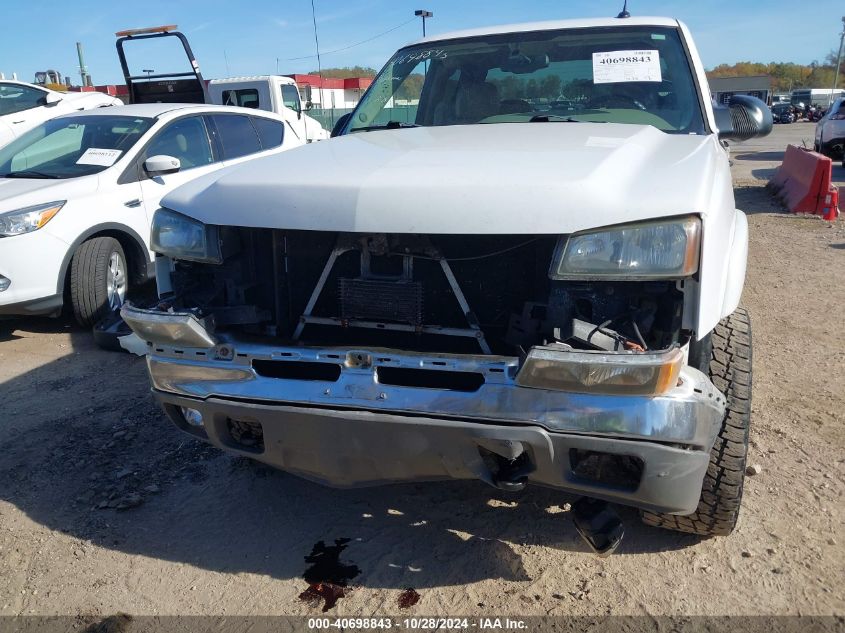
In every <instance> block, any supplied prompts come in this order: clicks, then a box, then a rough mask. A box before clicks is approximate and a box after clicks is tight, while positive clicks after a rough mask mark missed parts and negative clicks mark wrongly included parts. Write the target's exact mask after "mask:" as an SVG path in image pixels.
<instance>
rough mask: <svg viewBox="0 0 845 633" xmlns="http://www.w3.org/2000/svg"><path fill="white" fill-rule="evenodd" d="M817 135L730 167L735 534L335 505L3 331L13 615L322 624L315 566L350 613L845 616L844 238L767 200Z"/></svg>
mask: <svg viewBox="0 0 845 633" xmlns="http://www.w3.org/2000/svg"><path fill="white" fill-rule="evenodd" d="M802 127H803V128H804V131H803V132H802V130H801V128H802ZM801 133H804V134H812V127H811V126H810V125H809V124H795V125H792V126H778V127H777V128H776V130H775V132H774V133H773V135H772V136H771V137H769V139H767V140H766V144H767V145H762V144H760V142H757V143H756V144H752V143H747V144H743V145H740V146H736V147H734V148H733V149H732V156H733V157H734V159H735V165H734V168H735V171H736V176H737V185H738V189H737V203H738V206H739V207H740V208H743V209H744V210H745V211H746V212H747V213H748V214H749V221H750V225H751V253H750V261H749V267H748V279H747V283H746V288H745V295H744V303H745V305H746V306H747V307H748V308H749V310H750V312H751V315H752V319H753V324H754V335H755V350H754V370H755V376H754V381H755V382H754V391H753V398H754V405H753V428H752V434H751V456H750V463H752V464H757V465H759V466H760V472H759V474H756V475H754V476H751V477H749V478H748V480H747V486H746V498H745V502H744V507H743V512H742V515H741V518H740V524H739V528H738V530H737V531H736V532H735V533H734V534H733V535H732V536H730V537H727V538H715V539H705V540H700V539H698V538H695V537H691V536H685V535H680V534H675V533H672V532H668V531H662V530H657V529H652V528H647V527H645V526H643V525H640V524H639V523H638V518H637V516H636V513H635V512H634V511H631V510H623V512H622V515H623V518H624V520H625V522H626V528H627V536H626V539H625V540H624V542H623V544H622V546H621V547H620V550H619V551H618V553H617V554H615V555H613V556H612V557H610V558H607V559H599V558H597V557H595V556H594V555H592V554H591V553H589V552H588V551H587V550H586V547H585V546H584V545H583V544H582V542H581V540H580V538H579V537H578V536H577V534H576V533H575V530H574V529H573V527H572V524H571V521H570V520H569V518H568V509H569V506H568V504H569V503H570V502H571V501H573V499H572V498H571V497H568V496H566V495H563V494H561V493H558V492H555V491H549V490H543V489H537V488H534V489H529V490H528V491H526V492H525V493H523V494H522V495H520V496H516V497H502V496H499V495H497V494H496V492H495V491H491V489H490V488H488V487H486V486H484V485H483V484H481V483H474V482H456V483H441V484H419V485H416V484H415V485H402V486H389V487H382V488H375V489H368V490H354V491H336V490H330V489H325V488H321V487H319V486H316V485H314V484H311V483H308V482H305V481H302V480H300V479H297V478H295V477H293V476H290V475H286V474H284V473H280V472H275V471H272V470H269V469H267V468H265V467H263V466H261V465H258V464H255V463H252V462H249V461H247V460H244V459H240V458H232V457H230V456H227V455H224V454H222V453H220V452H219V451H217V450H216V449H214V448H212V447H208V446H205V445H203V444H200V443H197V442H195V441H193V440H192V439H191V438H189V437H187V436H185V435H182V434H180V433H179V432H178V431H176V430H175V429H174V428H172V427H171V425H170V423H169V422H167V421H166V420H165V419H164V417H163V416H162V414H161V413H160V412H159V411H158V409H157V408H156V407H155V405H154V404H153V403H152V399H151V397H150V395H149V391H148V384H147V378H146V374H145V367H144V362H143V360H142V359H139V358H136V357H130V356H128V355H123V354H115V353H108V352H102V351H99V350H97V349H96V348H95V347H94V344H93V342H92V340H91V338H90V336H89V334H88V333H86V332H84V331H80V330H77V329H76V328H74V327H72V326H70V325H69V324H68V322H66V321H60V320H59V321H52V320H46V319H45V320H35V319H31V320H27V321H15V322H11V323H8V322H7V323H6V324H5V325H0V399H2V408H0V482H2V483H0V615H16V614H45V615H46V614H65V615H72V616H79V619H78V622H80V623H83V624H84V622H87V621H88V620H89V619H92V618H98V617H104V616H108V615H111V614H115V613H118V612H125V613H130V614H134V615H142V614H253V615H255V614H258V615H266V614H319V613H320V605H319V604H318V602H317V601H316V600H315V601H311V600H308V596H305V599H301V598H300V594H302V593H303V591H305V590H306V588H307V586H308V584H307V582H306V581H305V580H304V579H303V574H304V573H305V572H306V570H307V569H310V570H311V571H312V572H313V571H314V568H315V566H317V568H318V570H319V569H321V568H322V569H323V571H326V570H328V573H330V574H335V575H339V576H340V577H347V578H350V580H349V584H350V588H351V589H350V590H349V591H347V592H346V595H344V596H342V597H340V598H339V599H338V601H337V604H336V606H335V607H333V608H332V609H331V612H330V613H331V614H338V615H343V614H359V615H372V614H383V613H388V614H390V613H392V614H396V613H400V612H401V613H407V614H409V615H412V614H429V615H430V614H440V615H446V614H449V615H460V614H462V615H473V614H474V615H489V614H491V613H495V614H501V615H504V614H514V615H517V614H518V615H545V614H561V615H562V614H571V615H591V616H600V615H605V614H649V615H652V616H657V615H693V614H732V615H733V614H749V615H756V614H805V615H806V614H840V615H841V614H843V613H845V589H843V583H842V579H843V575H842V571H843V569H845V548H843V541H845V536H843V535H842V525H843V518H845V516H843V514H845V513H844V512H843V508H845V504H843V499H842V496H843V491H845V458H843V456H845V452H843V448H845V426H843V421H845V419H843V418H845V416H844V415H843V411H845V360H843V359H845V344H843V335H842V333H841V332H839V331H838V329H837V328H838V325H837V324H838V322H839V321H840V320H841V319H842V315H841V311H842V309H843V306H845V286H843V284H842V279H843V275H845V229H843V223H842V222H840V223H839V224H837V225H835V226H833V227H830V226H828V224H827V223H824V222H822V221H821V220H819V219H818V218H804V217H796V216H792V215H789V214H786V213H784V212H782V211H781V210H780V209H779V208H778V207H777V206H776V204H775V203H774V202H772V200H771V199H770V197H769V196H768V194H767V193H766V191H765V189H764V188H763V186H762V185H763V184H764V182H765V180H762V179H765V178H766V177H768V173H767V172H766V170H767V169H770V167H769V165H770V163H771V162H772V160H773V156H774V152H776V151H782V149H783V147H784V146H785V144H786V142H789V141H791V140H792V137H793V136H795V135H798V134H801ZM778 148H779V149H778ZM755 155H756V157H755ZM774 160H775V161H776V160H777V159H776V157H775V158H774ZM774 164H776V162H775V163H774ZM837 169H839V168H838V167H837ZM346 539H348V540H346ZM338 555H339V561H340V562H339V563H338V564H335V565H332V564H331V563H332V560H333V559H335V558H337V556H338ZM306 559H308V560H306ZM321 566H322V567H321ZM356 572H357V573H356ZM408 589H413V592H408V591H407V590H408ZM415 600H417V601H416V603H414V601H415ZM400 605H404V608H403V607H401V606H400Z"/></svg>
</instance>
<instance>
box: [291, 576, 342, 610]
mask: <svg viewBox="0 0 845 633" xmlns="http://www.w3.org/2000/svg"><path fill="white" fill-rule="evenodd" d="M350 591H352V590H351V589H350V588H349V587H341V586H340V585H335V584H332V583H330V582H318V583H316V584H313V585H308V589H306V590H305V591H303V592H302V593H301V594H299V599H300V600H302V601H303V602H307V603H309V604H311V605H313V606H315V607H316V606H318V605H319V604H320V602H322V603H323V613H325V612H326V611H328V610H329V609H331V608H332V607H333V606H335V605H336V604H337V601H338V600H340V599H341V598H342V597H343V596H346V595H348V594H349V592H350Z"/></svg>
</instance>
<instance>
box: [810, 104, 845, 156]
mask: <svg viewBox="0 0 845 633" xmlns="http://www.w3.org/2000/svg"><path fill="white" fill-rule="evenodd" d="M843 104H845V99H837V100H836V101H834V102H833V105H832V106H830V108H829V109H828V111H827V113H826V114H825V115H824V116H823V117H822V118H821V119H819V122H818V123H816V140H815V143H814V144H813V149H815V150H816V151H817V152H821V153H822V154H824V155H825V156H830V157H831V158H843V160H845V154H843V151H842V149H843V146H845V107H843Z"/></svg>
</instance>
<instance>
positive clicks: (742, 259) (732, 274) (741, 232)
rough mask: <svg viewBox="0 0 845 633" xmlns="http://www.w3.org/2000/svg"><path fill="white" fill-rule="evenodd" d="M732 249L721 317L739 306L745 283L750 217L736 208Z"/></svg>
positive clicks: (729, 255)
mask: <svg viewBox="0 0 845 633" xmlns="http://www.w3.org/2000/svg"><path fill="white" fill-rule="evenodd" d="M735 211H736V212H735V214H734V226H733V231H732V239H731V244H730V250H729V251H728V266H727V276H726V279H725V285H724V294H723V295H722V310H721V313H720V314H721V317H722V318H725V317H726V316H728V315H730V314H733V312H734V310H736V309H737V307H739V300H740V298H741V297H742V288H743V286H744V285H745V268H746V263H747V262H748V218H747V217H746V216H745V214H744V213H743V212H742V211H740V210H739V209H736V210H735Z"/></svg>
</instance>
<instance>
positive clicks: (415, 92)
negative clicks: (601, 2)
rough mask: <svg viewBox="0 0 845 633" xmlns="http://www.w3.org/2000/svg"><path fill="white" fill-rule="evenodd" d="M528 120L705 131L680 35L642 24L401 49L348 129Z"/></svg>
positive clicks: (502, 36)
mask: <svg viewBox="0 0 845 633" xmlns="http://www.w3.org/2000/svg"><path fill="white" fill-rule="evenodd" d="M528 121H531V122H544V123H545V122H573V121H591V122H602V123H631V124H639V125H651V126H654V127H656V128H658V129H660V130H663V131H664V132H669V133H682V134H700V133H704V131H705V128H704V119H703V116H702V113H701V106H700V99H699V95H698V92H697V90H696V86H695V83H694V81H693V72H692V69H691V67H690V64H689V60H688V58H687V55H686V52H685V50H684V47H683V45H682V43H681V38H680V36H679V34H678V31H677V29H674V28H660V27H640V26H634V27H614V28H578V29H563V30H552V31H534V32H527V33H508V34H503V35H492V36H487V37H474V38H465V39H456V40H445V41H442V42H430V43H426V44H421V45H417V46H412V47H409V48H404V49H402V50H400V51H399V52H398V53H397V54H396V55H394V57H393V58H392V59H391V60H390V61H389V62H388V63H387V65H386V66H385V67H384V68H383V69H382V71H381V72H380V73H379V75H378V77H377V78H376V79H375V81H374V82H373V85H372V86H371V87H370V89H369V90H368V91H367V93H366V95H365V96H364V98H363V99H362V101H361V103H360V104H359V106H358V108H357V109H356V110H355V111H354V113H353V115H352V118H351V120H350V123H349V124H348V127H347V130H348V131H349V132H356V131H369V130H376V129H393V128H400V127H406V126H407V127H415V126H440V125H467V124H474V123H521V122H528Z"/></svg>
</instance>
